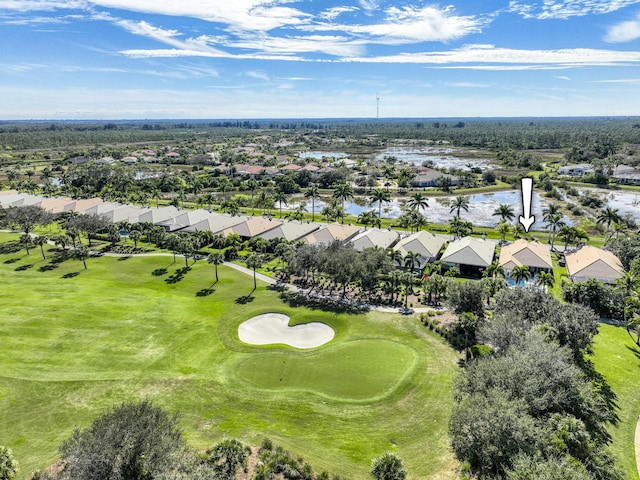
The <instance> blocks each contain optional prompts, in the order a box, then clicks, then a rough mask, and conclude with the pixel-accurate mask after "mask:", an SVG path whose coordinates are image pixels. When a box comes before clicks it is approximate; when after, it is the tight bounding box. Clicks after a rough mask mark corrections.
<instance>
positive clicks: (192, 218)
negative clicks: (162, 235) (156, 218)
mask: <svg viewBox="0 0 640 480" xmlns="http://www.w3.org/2000/svg"><path fill="white" fill-rule="evenodd" d="M209 215H210V213H209V212H208V211H207V210H202V209H198V210H186V211H183V212H182V213H180V214H179V215H177V216H175V217H173V218H170V219H168V220H164V221H162V222H159V223H157V225H158V226H160V227H163V228H164V229H165V230H166V231H167V232H176V231H178V230H182V229H183V228H186V227H188V226H190V225H195V224H196V223H198V222H200V221H202V220H204V219H205V218H207V217H208V216H209Z"/></svg>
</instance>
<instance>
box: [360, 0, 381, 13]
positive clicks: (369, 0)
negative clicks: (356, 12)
mask: <svg viewBox="0 0 640 480" xmlns="http://www.w3.org/2000/svg"><path fill="white" fill-rule="evenodd" d="M358 4H359V5H360V6H361V7H362V9H363V10H364V12H365V13H366V14H367V15H373V13H374V12H375V11H376V10H377V9H378V8H380V2H379V1H378V0H358Z"/></svg>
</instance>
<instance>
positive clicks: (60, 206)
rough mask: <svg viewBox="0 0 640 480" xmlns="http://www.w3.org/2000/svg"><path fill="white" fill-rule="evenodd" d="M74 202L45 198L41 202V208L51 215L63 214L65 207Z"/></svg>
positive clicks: (59, 198) (57, 198) (63, 198)
mask: <svg viewBox="0 0 640 480" xmlns="http://www.w3.org/2000/svg"><path fill="white" fill-rule="evenodd" d="M71 202H73V200H72V199H70V198H65V197H52V198H45V199H43V200H42V202H40V207H41V208H44V209H45V210H46V211H47V212H49V213H62V212H63V211H64V207H65V206H67V205H68V204H70V203H71Z"/></svg>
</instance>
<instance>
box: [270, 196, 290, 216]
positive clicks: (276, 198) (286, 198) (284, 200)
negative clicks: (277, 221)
mask: <svg viewBox="0 0 640 480" xmlns="http://www.w3.org/2000/svg"><path fill="white" fill-rule="evenodd" d="M273 200H274V201H276V202H278V205H279V207H280V218H282V204H283V203H284V204H285V205H289V196H288V195H287V194H286V193H284V192H276V194H275V195H274V196H273Z"/></svg>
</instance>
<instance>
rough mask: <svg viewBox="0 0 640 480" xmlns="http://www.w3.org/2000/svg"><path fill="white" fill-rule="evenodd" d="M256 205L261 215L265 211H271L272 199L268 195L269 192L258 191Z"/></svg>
mask: <svg viewBox="0 0 640 480" xmlns="http://www.w3.org/2000/svg"><path fill="white" fill-rule="evenodd" d="M256 205H257V206H259V207H260V212H261V213H264V211H265V210H267V212H268V211H269V210H271V207H273V197H272V196H271V195H269V192H267V191H266V190H260V192H259V193H258V198H257V199H256Z"/></svg>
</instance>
